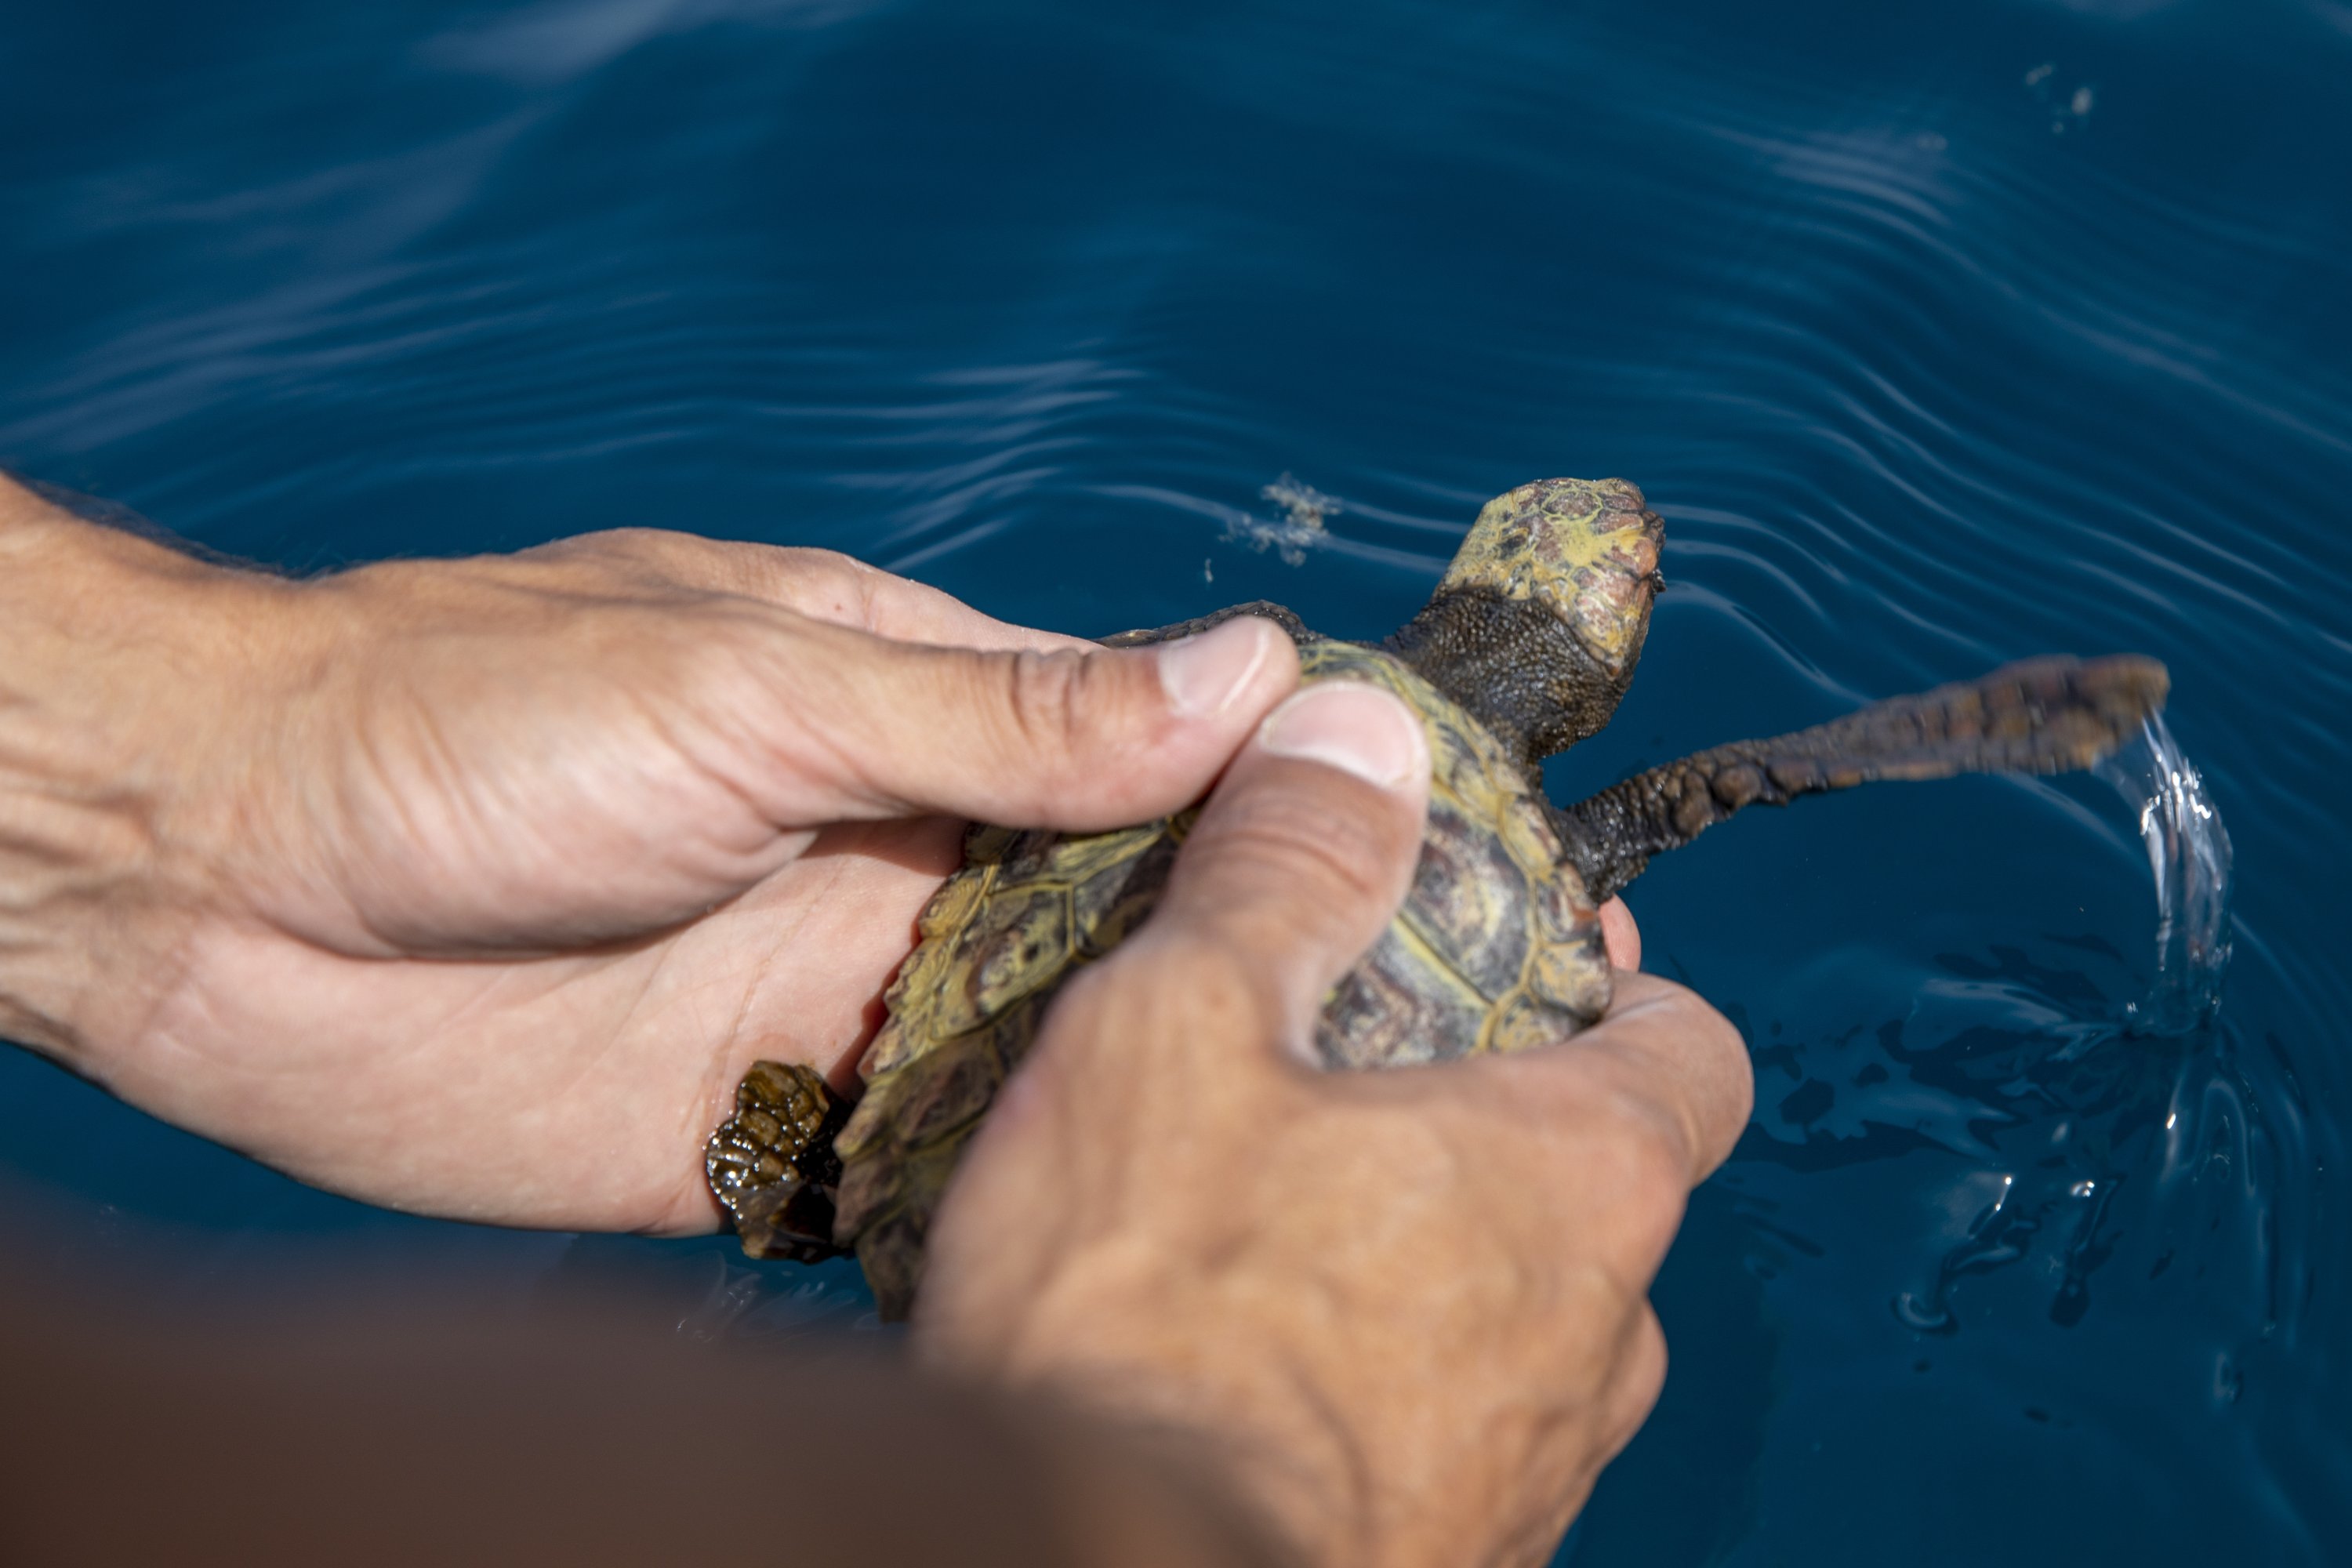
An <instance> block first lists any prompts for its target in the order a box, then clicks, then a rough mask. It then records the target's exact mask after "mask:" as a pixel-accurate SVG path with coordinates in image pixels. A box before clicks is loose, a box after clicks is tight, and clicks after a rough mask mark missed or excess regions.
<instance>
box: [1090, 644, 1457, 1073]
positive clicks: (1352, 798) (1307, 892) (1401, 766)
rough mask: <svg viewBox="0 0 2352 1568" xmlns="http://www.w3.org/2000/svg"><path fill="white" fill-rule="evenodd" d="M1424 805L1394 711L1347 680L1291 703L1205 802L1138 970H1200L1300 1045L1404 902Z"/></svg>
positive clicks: (1419, 772) (1420, 755)
mask: <svg viewBox="0 0 2352 1568" xmlns="http://www.w3.org/2000/svg"><path fill="white" fill-rule="evenodd" d="M1428 798H1429V746H1428V741H1427V738H1426V736H1425V735H1424V734H1423V731H1422V725H1421V721H1420V720H1419V719H1418V718H1416V717H1414V716H1413V714H1412V712H1411V710H1408V709H1407V708H1406V707H1405V706H1404V704H1403V703H1402V702H1401V701H1399V700H1397V699H1396V698H1395V697H1393V696H1391V694H1389V693H1388V692H1386V691H1382V690H1380V689H1377V688H1374V687H1370V686H1365V685H1360V684H1357V683H1354V682H1348V681H1330V682H1325V683H1320V684H1318V685H1315V686H1311V687H1308V688H1307V689H1304V690H1302V691H1300V692H1298V693H1297V694H1296V695H1295V696H1293V697H1291V698H1290V699H1289V700H1287V701H1286V702H1285V703H1284V704H1283V705H1282V706H1281V707H1280V708H1277V709H1276V710H1275V711H1274V712H1273V713H1272V714H1271V715H1269V716H1268V717H1267V719H1266V721H1265V723H1264V724H1263V725H1261V726H1260V727H1259V730H1258V732H1257V734H1256V735H1255V737H1254V738H1253V739H1252V740H1251V742H1250V743H1249V744H1248V745H1247V746H1245V747H1244V748H1243V750H1242V752H1241V754H1240V755H1239V756H1237V757H1236V758H1235V759H1234V763H1233V766H1232V767H1231V768H1230V769H1229V770H1228V771H1227V773H1226V774H1225V778H1224V780H1223V783H1222V784H1219V785H1218V787H1217V792H1216V793H1215V794H1214V795H1212V796H1211V797H1210V799H1209V802H1208V805H1206V807H1205V808H1203V810H1202V813H1201V818H1200V822H1199V824H1198V825H1197V826H1195V827H1194V828H1193V830H1192V835H1191V837H1189V838H1188V839H1187V840H1186V842H1185V845H1184V848H1183V851H1182V853H1181V855H1180V856H1179V857H1178V858H1177V862H1176V867H1175V869H1174V871H1173V872H1172V873H1171V876H1170V879H1169V883H1168V889H1167V891H1166V893H1165V894H1164V895H1163V896H1162V898H1161V900H1160V907H1159V910H1158V911H1157V912H1156V913H1155V914H1154V915H1153V917H1152V921H1151V923H1150V927H1149V928H1148V929H1147V931H1146V938H1147V940H1146V941H1145V942H1143V943H1142V944H1141V951H1140V952H1139V955H1138V958H1137V960H1136V962H1138V963H1143V962H1150V955H1152V954H1153V953H1155V952H1165V950H1166V949H1167V948H1168V947H1169V946H1171V945H1173V946H1176V947H1178V948H1180V949H1181V950H1182V951H1183V952H1184V953H1185V954H1186V955H1187V959H1188V962H1197V961H1199V960H1200V959H1201V958H1202V957H1204V956H1205V957H1207V958H1208V959H1209V960H1210V961H1211V962H1212V963H1219V964H1220V966H1221V968H1222V970H1223V973H1227V974H1230V975H1234V976H1236V977H1238V978H1239V979H1240V980H1241V981H1242V982H1243V984H1244V988H1245V989H1247V990H1248V991H1249V992H1250V993H1251V994H1253V995H1254V996H1255V999H1256V1000H1257V1001H1258V1002H1259V1004H1260V1005H1261V1006H1262V1008H1263V1010H1264V1012H1265V1015H1266V1016H1265V1022H1266V1023H1267V1024H1268V1025H1269V1026H1270V1027H1271V1029H1272V1031H1273V1032H1274V1033H1276V1035H1278V1036H1279V1037H1282V1038H1283V1039H1285V1040H1286V1041H1287V1042H1288V1043H1290V1044H1292V1045H1295V1046H1303V1045H1304V1044H1305V1042H1306V1040H1307V1036H1308V1034H1309V1033H1310V1031H1311V1030H1312V1028H1313V1022H1314V1018H1315V1016H1316V1014H1317V1012H1318V1009H1319V1008H1320V1007H1321V1005H1322V1002H1323V999H1324V997H1325V995H1326V994H1328V992H1329V990H1330V988H1331V986H1332V985H1333V984H1336V983H1337V982H1338V980H1339V977H1340V975H1342V974H1343V973H1346V972H1347V970H1348V969H1349V966H1351V965H1352V964H1354V963H1355V962H1356V961H1357V960H1358V959H1359V958H1360V957H1362V956H1363V953H1364V951H1365V950H1366V949H1367V948H1369V947H1370V946H1371V944H1372V942H1373V941H1374V940H1375V939H1376V938H1377V937H1378V936H1379V935H1380V932H1381V928H1382V927H1384V926H1385V925H1386V924H1387V923H1388V921H1389V920H1390V917H1391V916H1392V915H1394V914H1395V912H1396V909H1397V906H1398V904H1399V903H1401V902H1402V900H1403V898H1404V894H1405V889H1406V888H1407V887H1408V886H1409V885H1410V884H1411V881H1412V870H1413V865H1414V862H1415V860H1416V859H1417V858H1418V857H1419V855H1420V850H1421V836H1422V825H1423V817H1424V814H1425V812H1426V809H1427V805H1428ZM1131 945H1132V944H1131ZM1171 967H1185V966H1183V965H1175V966H1171Z"/></svg>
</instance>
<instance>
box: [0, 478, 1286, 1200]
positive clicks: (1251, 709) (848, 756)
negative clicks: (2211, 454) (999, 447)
mask: <svg viewBox="0 0 2352 1568" xmlns="http://www.w3.org/2000/svg"><path fill="white" fill-rule="evenodd" d="M0 625H5V626H8V628H9V637H10V639H11V647H10V650H9V657H8V659H7V661H6V663H5V667H0V1037H16V1038H20V1039H26V1040H28V1041H29V1042H30V1043H33V1044H35V1045H36V1046H37V1047H41V1048H43V1049H45V1050H47V1052H49V1053H50V1054H52V1055H54V1056H56V1057H58V1058H59V1059H60V1060H62V1061H64V1062H65V1063H66V1064H67V1065H68V1066H70V1067H72V1068H75V1069H76V1070H78V1071H80V1072H83V1073H85V1074H86V1075H88V1076H89V1077H92V1078H94V1079H98V1080H99V1081H100V1082H102V1083H104V1084H105V1085H106V1086H107V1087H109V1088H110V1089H113V1090H114V1091H115V1092H116V1093H118V1094H120V1095H121V1097H122V1098H124V1099H126V1100H131V1102H133V1103H134V1104H138V1105H140V1106H142V1107H144V1108H145V1109H147V1110H151V1111H152V1112H154V1113H155V1114H157V1115H159V1116H162V1117H163V1118H164V1119H166V1120H168V1121H173V1122H175V1123H177V1124H179V1125H181V1126H184V1127H187V1128H190V1129H193V1130H194V1131H199V1132H202V1133H205V1134H206V1135H208V1136H210V1137H213V1138H215V1139H218V1140H220V1141H221V1142H226V1143H228V1144H231V1145H232V1146H234V1147H236V1148H239V1149H241V1150H244V1151H245V1152H248V1153H251V1154H253V1155H255V1156H257V1158H260V1159H262V1160H264V1161H267V1162H268V1163H271V1164H274V1165H277V1166H278V1167H279V1168H281V1169H283V1170H286V1171H289V1172H290V1173H293V1174H295V1175H297V1176H299V1177H301V1178H303V1179H304V1180H306V1181H310V1182H313V1183H316V1184H319V1185H321V1186H326V1187H330V1188H333V1189H336V1190H339V1191H341V1192H344V1193H348V1194H352V1195H354V1196H359V1197H363V1198H367V1199H370V1200H372V1201H374V1202H378V1203H383V1204H389V1205H395V1206H399V1207H404V1208H410V1209H415V1210H420V1211H425V1212H432V1213H438V1214H445V1215H458V1216H463V1217H468V1218H475V1219H483V1220H492V1221H499V1222H503V1223H509V1224H526V1225H544V1226H563V1227H579V1228H602V1229H623V1228H638V1229H649V1230H672V1231H675V1230H691V1229H708V1228H709V1227H710V1226H712V1225H714V1224H715V1223H716V1221H717V1218H718V1211H717V1209H716V1207H715V1205H713V1203H712V1201H711V1199H710V1197H709V1194H708V1192H707V1190H706V1188H705V1186H704V1184H703V1179H702V1161H701V1148H702V1142H703V1140H704V1139H705V1137H706V1136H707V1135H708V1134H709V1130H710V1128H711V1127H712V1126H713V1125H714V1124H715V1123H717V1122H718V1121H719V1120H720V1119H721V1118H722V1117H723V1116H724V1115H725V1114H726V1111H727V1110H728V1108H729V1107H730V1105H731V1103H732V1096H733V1091H734V1086H735V1084H736V1082H737V1080H738V1079H740V1077H741V1075H742V1073H743V1071H744V1069H745V1068H747V1067H748V1066H749V1064H750V1063H751V1061H752V1060H753V1059H754V1058H761V1057H767V1058H779V1059H784V1060H793V1061H802V1062H807V1063H810V1064H812V1065H814V1066H815V1067H817V1068H820V1069H821V1070H824V1071H825V1072H827V1073H829V1074H831V1075H832V1076H834V1077H835V1079H836V1080H844V1081H845V1080H846V1079H847V1078H848V1077H849V1075H850V1074H851V1073H852V1072H853V1070H854V1067H855V1061H856V1055H857V1053H858V1052H859V1051H860V1049H861V1048H862V1047H863V1045H864V1043H865V1041H866V1037H868V1036H869V1035H870V1033H871V1031H872V1029H873V1027H874V1026H875V1025H876V1024H877V1022H878V1019H879V1015H880V1010H881V1009H880V1000H879V998H880V994H881V992H882V989H883V987H884V985H885V984H886V983H887V981H888V979H889V977H890V974H891V973H892V972H893V970H895V969H896V967H897V966H898V963H899V961H900V960H901V959H902V958H904V957H905V956H906V953H907V952H908V948H909V946H910V945H911V943H912V941H913V925H914V919H915V916H916V914H917V912H918V911H919V910H920V909H921V907H922V905H923V902H924V900H926V899H927V898H928V897H929V894H930V892H931V890H932V889H933V888H935V887H936V886H937V884H938V883H939V881H940V879H941V878H942V877H943V876H945V875H946V874H947V873H948V872H949V871H950V870H952V869H953V868H954V867H955V865H956V863H957V859H958V856H959V846H960V838H961V821H960V819H961V818H964V817H984V818H987V819H989V820H992V821H998V822H1004V823H1010V824H1016V825H1029V824H1034V825H1039V826H1055V827H1061V828H1066V829H1073V830H1086V829H1097V828H1103V827H1108V826H1118V825H1123V824H1126V823H1129V822H1134V821H1139V820H1142V819H1145V818H1148V817H1150V816H1155V815H1158V814H1160V813H1162V812H1166V811H1169V810H1172V809H1174V808H1176V807H1178V806H1180V805H1184V804H1185V803H1187V802H1188V801H1190V800H1192V799H1195V798H1197V797H1198V796H1199V795H1200V794H1201V793H1202V791H1203V790H1205V789H1206V788H1207V787H1208V784H1209V783H1210V781H1211V780H1212V779H1213V777H1214V776H1215V774H1216V773H1217V771H1218V769H1219V768H1221V767H1222V766H1223V764H1224V763H1225V761H1226V759H1227V758H1228V757H1229V756H1230V754H1231V753H1232V752H1233V750H1234V747H1235V745H1237V744H1238V743H1239V742H1240V740H1241V738H1242V737H1243V736H1244V734H1245V733H1247V731H1248V730H1249V728H1250V726H1251V725H1252V724H1253V723H1255V721H1256V720H1257V719H1258V718H1259V716H1260V715H1262V714H1263V713H1264V711H1265V710H1266V708H1267V707H1269V706H1270V705H1271V704H1272V703H1273V702H1274V701H1276V700H1277V699H1278V698H1280V697H1281V696H1282V695H1283V694H1284V693H1285V692H1286V691H1287V690H1289V689H1290V688H1291V687H1292V685H1293V684H1294V682H1295V681H1296V679H1297V664H1296V660H1295V658H1294V656H1293V654H1292V652H1291V649H1290V645H1289V642H1288V640H1287V639H1286V637H1283V636H1282V635H1281V634H1280V633H1279V632H1278V631H1277V630H1276V629H1275V628H1274V627H1273V626H1269V625H1267V624H1265V623H1263V622H1260V621H1256V620H1254V619H1244V620H1242V621H1238V622H1235V623H1234V624H1233V625H1231V626H1226V627H1223V628H1221V629H1220V630H1218V631H1217V632H1215V633H1213V634H1212V635H1210V636H1207V637H1201V638H1198V639H1195V640H1194V641H1193V642H1192V643H1191V644H1189V645H1181V646H1175V645H1171V647H1160V648H1154V649H1150V650H1139V651H1135V652H1129V653H1113V652H1107V651H1104V650H1100V649H1097V648H1094V647H1092V645H1089V644H1085V643H1081V642H1078V641H1076V639H1072V638H1066V637H1054V636H1050V635H1048V634H1045V633H1039V632H1032V631H1028V630H1025V629H1024V628H1022V627H1018V626H1007V625H1004V624H1003V623H1000V622H997V621H993V620H991V619H989V618H988V617H986V616H982V615H980V614H978V613H976V612H974V611H972V610H971V609H969V608H967V607H966V606H964V605H961V604H959V603H957V602H956V601H955V600H953V599H951V598H949V597H948V596H947V595H942V594H940V593H937V592H935V591H933V590H930V589H928V588H924V587H921V586H919V585H917V584H912V583H908V582H904V581H901V580H899V579H897V578H894V577H891V576H889V575H887V574H884V573H881V572H877V571H875V570H873V569H871V568H867V567H865V566H861V565H858V564H857V563H855V562H852V561H850V560H848V559H846V558H845V557H841V556H837V555H833V554H830V553H828V552H818V551H803V550H779V549H772V548H768V547H764V546H759V545H749V544H729V543H721V542H713V541H709V540H704V539H699V538H694V537H690V536H687V535H683V534H676V533H666V532H656V531H628V532H618V533H604V534H594V535H590V536H587V537H584V538H581V539H576V540H571V541H566V542H562V543H560V544H556V545H551V546H548V547H546V548H543V549H540V550H533V551H527V552H523V553H522V554H520V555H516V556H510V557H485V558H481V559H476V560H467V561H436V562H404V563H385V564H383V565H377V566H371V567H366V568H362V569H361V570H357V571H352V572H348V573H344V574H340V575H337V576H332V577H328V578H324V579H320V580H317V581H312V582H289V581H285V580H281V579H278V578H273V577H266V576H262V575H259V574H245V573H236V572H230V571H225V570H222V569H219V568H216V567H213V566H208V565H205V564H202V563H196V562H194V561H191V560H188V559H186V558H185V557H183V556H181V555H178V554H175V553H173V552H169V551H166V550H163V549H162V548H161V547H158V546H155V545H152V544H150V543H147V542H142V541H141V540H138V539H135V538H131V537H129V536H127V535H123V534H120V533H114V532H110V531H104V530H100V529H94V528H90V527H89V526H88V525H85V524H82V523H80V522H79V521H75V520H73V519H71V518H68V517H67V516H66V515H65V514H63V513H62V512H59V511H58V510H56V509H54V508H51V507H48V506H47V505H46V504H45V503H43V502H40V501H38V500H36V499H35V498H33V497H31V496H30V495H29V494H27V493H26V492H25V491H23V490H21V489H17V488H16V487H15V486H13V485H10V484H9V483H8V482H7V481H6V480H5V479H0Z"/></svg>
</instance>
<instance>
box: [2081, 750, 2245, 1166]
mask: <svg viewBox="0 0 2352 1568" xmlns="http://www.w3.org/2000/svg"><path fill="white" fill-rule="evenodd" d="M2098 774H2099V776H2100V777H2101V778H2103V779H2105V780H2106V781H2107V783H2108V784H2110V785H2112V786H2113V787H2114V788H2115V790H2116V793H2117V794H2119V795H2122V796H2123V797H2124V799H2125V801H2126V802H2127V803H2128V804H2129V805H2131V806H2132V807H2133V808H2134V810H2135V811H2137V814H2138V816H2139V831H2140V837H2141V839H2142V840H2143V841H2144V842H2145V843H2146V844H2147V861H2148V868H2149V869H2150V871H2151V872H2153V873H2154V875H2155V878H2156V984H2155V987H2154V989H2153V990H2152V991H2151V993H2150V994H2149V995H2148V998H2147V1002H2146V1003H2145V1004H2142V1005H2137V1006H2135V1007H2133V1008H2131V1009H2130V1010H2129V1011H2130V1016H2131V1020H2132V1023H2133V1025H2134V1026H2135V1027H2136V1028H2138V1029H2141V1030H2144V1031H2146V1032H2147V1033H2150V1034H2158V1035H2181V1034H2187V1033H2189V1032H2190V1031H2191V1030H2193V1029H2195V1028H2196V1027H2197V1026H2199V1025H2200V1024H2202V1023H2203V1022H2204V1021H2205V1020H2206V1018H2208V1017H2209V1016H2211V1014H2212V1012H2213V1009H2214V1008H2215V1007H2216V1006H2218V1005H2220V1003H2221V980H2222V977H2223V975H2224V974H2226V973H2228V971H2229V967H2230V869H2231V849H2230V831H2229V829H2228V828H2227V827H2225V826H2222V824H2221V812H2220V811H2219V810H2218V809H2216V808H2215V806H2214V805H2213V803H2212V802H2211V801H2210V800H2209V799H2207V798H2206V795H2205V781H2204V780H2203V779H2202V778H2201V777H2200V775H2199V773H2198V772H2197V768H2196V765H2195V764H2194V763H2190V762H2189V759H2188V757H2187V756H2186V755H2185V754H2183V753H2182V752H2181V750H2180V746H2179V742H2176V741H2174V740H2173V738H2172V732H2171V731H2169V730H2168V729H2166V728H2165V725H2164V718H2163V715H2161V714H2151V715H2150V716H2149V717H2148V719H2147V722H2146V723H2144V724H2143V725H2142V726H2141V727H2140V733H2139V738H2138V739H2137V740H2135V741H2134V742H2131V744H2129V745H2127V746H2126V747H2124V748H2123V749H2122V750H2121V751H2119V752H2116V754H2115V755H2114V756H2112V757H2109V758H2108V759H2107V760H2106V761H2105V762H2104V763H2100V764H2099V767H2098ZM2176 1114H2177V1113H2176ZM2165 1125H2166V1126H2168V1127H2169V1126H2170V1125H2171V1122H2170V1121H2168V1122H2166V1124H2165Z"/></svg>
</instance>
